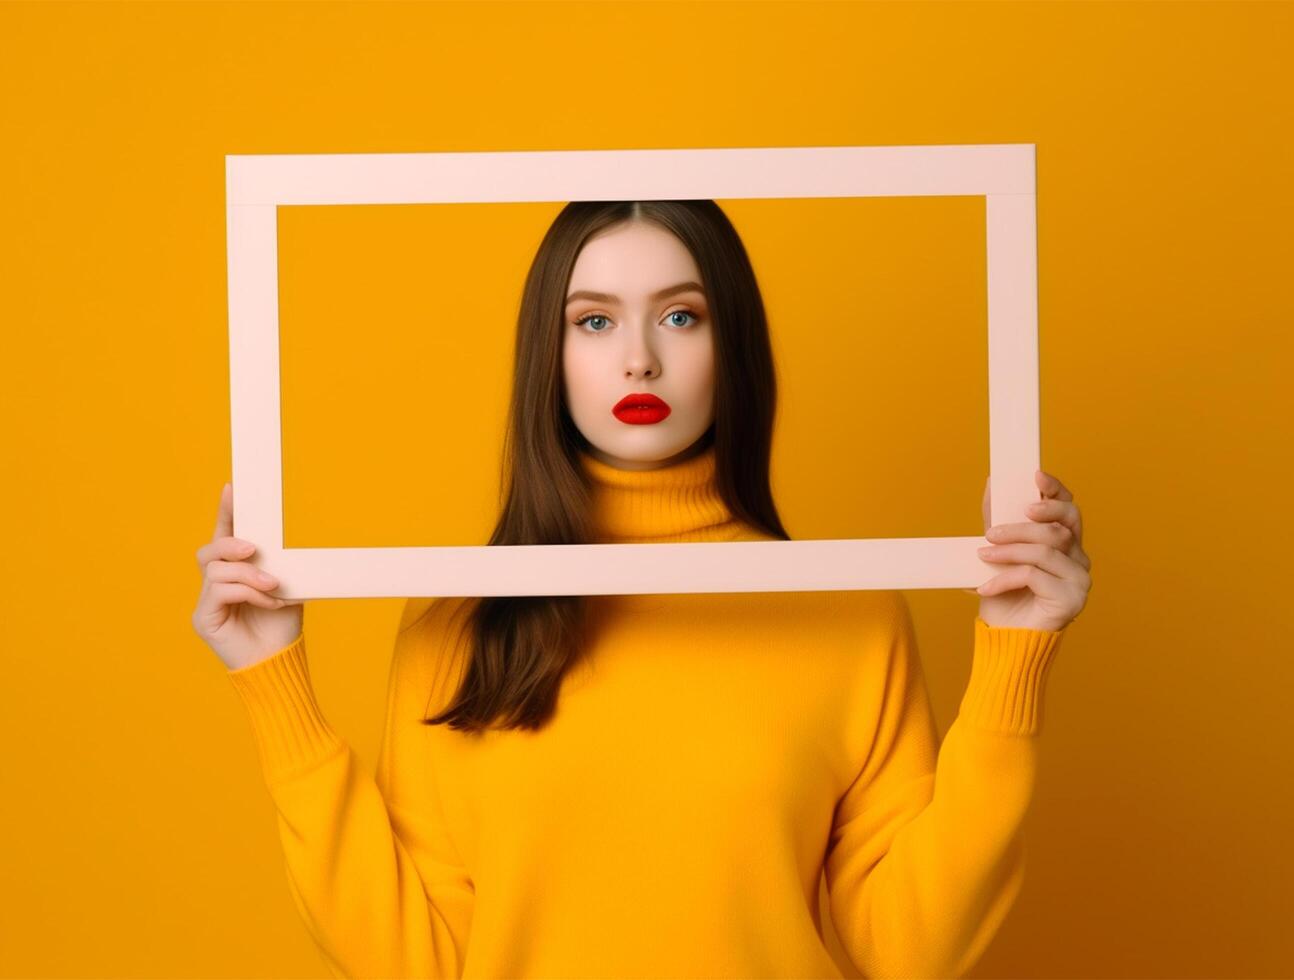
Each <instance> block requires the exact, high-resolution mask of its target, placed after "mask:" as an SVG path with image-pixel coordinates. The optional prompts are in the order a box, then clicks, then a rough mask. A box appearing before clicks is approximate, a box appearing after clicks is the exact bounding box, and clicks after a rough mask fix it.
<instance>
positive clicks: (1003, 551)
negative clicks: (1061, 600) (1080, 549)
mask: <svg viewBox="0 0 1294 980" xmlns="http://www.w3.org/2000/svg"><path fill="white" fill-rule="evenodd" d="M977 554H978V555H979V557H980V558H981V559H983V560H984V561H986V562H991V563H993V564H1001V563H1011V562H1014V563H1016V564H1020V565H1033V566H1035V567H1037V568H1040V569H1042V570H1043V571H1044V572H1047V573H1048V574H1049V575H1053V576H1055V577H1056V578H1058V579H1066V580H1068V579H1074V580H1080V579H1082V578H1083V576H1085V575H1086V574H1087V569H1085V568H1084V567H1083V566H1082V565H1080V564H1079V563H1078V562H1077V561H1075V560H1074V559H1073V558H1071V557H1070V556H1069V555H1066V554H1064V553H1062V552H1059V551H1057V550H1056V549H1055V548H1052V547H1050V546H1049V545H1045V544H1002V545H992V546H990V547H988V548H980V549H979V550H978V552H977Z"/></svg>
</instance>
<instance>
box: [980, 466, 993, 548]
mask: <svg viewBox="0 0 1294 980" xmlns="http://www.w3.org/2000/svg"><path fill="white" fill-rule="evenodd" d="M992 476H993V474H991V473H990V474H989V475H988V476H986V477H984V502H983V505H982V508H983V511H984V533H985V534H987V533H988V529H989V523H990V522H991V521H992V519H993V518H992V513H993V512H992V508H991V507H990V500H989V481H990V480H991V479H992Z"/></svg>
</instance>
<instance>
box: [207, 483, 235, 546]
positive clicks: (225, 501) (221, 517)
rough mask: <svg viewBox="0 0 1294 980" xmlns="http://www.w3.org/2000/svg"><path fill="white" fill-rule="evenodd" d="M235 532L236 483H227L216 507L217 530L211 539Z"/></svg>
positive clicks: (222, 489) (221, 491)
mask: <svg viewBox="0 0 1294 980" xmlns="http://www.w3.org/2000/svg"><path fill="white" fill-rule="evenodd" d="M233 533H234V485H233V484H232V483H226V484H225V485H224V486H223V487H222V488H221V490H220V506H219V507H218V508H217V509H216V530H215V532H214V533H213V534H212V535H211V540H212V541H215V540H216V539H217V538H225V537H228V536H229V535H231V534H233Z"/></svg>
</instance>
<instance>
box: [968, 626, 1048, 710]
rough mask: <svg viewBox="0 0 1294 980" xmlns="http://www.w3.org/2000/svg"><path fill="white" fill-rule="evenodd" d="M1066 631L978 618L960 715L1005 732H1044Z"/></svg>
mask: <svg viewBox="0 0 1294 980" xmlns="http://www.w3.org/2000/svg"><path fill="white" fill-rule="evenodd" d="M1063 636H1064V631H1063V630H1033V629H1022V628H1018V627H1010V626H989V625H988V623H986V622H984V620H983V619H981V618H980V617H979V616H976V617H975V651H974V655H973V658H972V660H971V674H970V680H969V681H968V682H967V684H966V693H965V694H964V695H963V696H962V702H961V709H960V715H959V717H961V718H964V719H965V720H966V723H967V724H969V725H972V726H974V727H975V728H979V729H983V730H986V731H993V732H1000V733H1002V734H1007V735H1037V734H1039V733H1040V732H1041V731H1042V701H1043V694H1044V692H1045V690H1046V685H1047V674H1048V672H1049V670H1050V668H1051V664H1052V661H1053V660H1054V659H1055V656H1056V651H1057V650H1058V649H1060V641H1061V638H1062V637H1063Z"/></svg>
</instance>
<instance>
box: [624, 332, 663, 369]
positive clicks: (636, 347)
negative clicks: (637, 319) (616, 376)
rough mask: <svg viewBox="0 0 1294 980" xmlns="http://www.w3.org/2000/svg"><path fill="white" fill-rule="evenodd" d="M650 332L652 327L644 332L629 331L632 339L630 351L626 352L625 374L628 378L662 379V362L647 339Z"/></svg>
mask: <svg viewBox="0 0 1294 980" xmlns="http://www.w3.org/2000/svg"><path fill="white" fill-rule="evenodd" d="M648 330H650V327H648V328H645V329H643V330H631V331H629V334H630V335H631V339H630V340H629V349H628V350H627V351H626V352H625V374H626V375H627V376H628V377H631V378H658V377H660V361H659V359H658V358H657V357H656V352H655V351H654V350H652V346H651V343H650V342H649V341H648V339H647V331H648Z"/></svg>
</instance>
